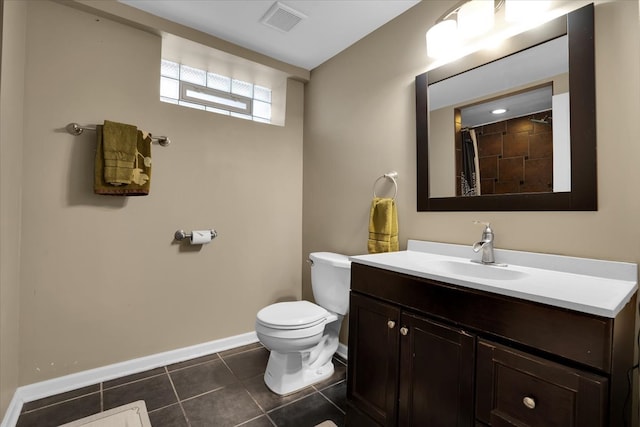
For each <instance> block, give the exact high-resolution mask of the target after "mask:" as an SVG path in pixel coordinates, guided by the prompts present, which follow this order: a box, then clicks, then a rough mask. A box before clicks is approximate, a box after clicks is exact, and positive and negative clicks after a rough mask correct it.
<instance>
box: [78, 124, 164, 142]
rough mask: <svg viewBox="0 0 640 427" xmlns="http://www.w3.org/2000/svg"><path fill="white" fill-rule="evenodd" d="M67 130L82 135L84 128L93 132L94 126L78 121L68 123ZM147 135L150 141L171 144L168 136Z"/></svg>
mask: <svg viewBox="0 0 640 427" xmlns="http://www.w3.org/2000/svg"><path fill="white" fill-rule="evenodd" d="M66 129H67V132H69V133H70V134H71V135H75V136H78V135H82V133H83V132H84V131H85V130H90V131H93V132H95V131H96V128H95V126H80V125H79V124H78V123H69V124H68V125H67V126H66ZM149 136H150V137H151V140H152V141H156V142H157V143H158V144H160V145H162V146H163V147H166V146H168V145H169V144H171V140H169V138H167V137H166V136H153V135H152V134H149Z"/></svg>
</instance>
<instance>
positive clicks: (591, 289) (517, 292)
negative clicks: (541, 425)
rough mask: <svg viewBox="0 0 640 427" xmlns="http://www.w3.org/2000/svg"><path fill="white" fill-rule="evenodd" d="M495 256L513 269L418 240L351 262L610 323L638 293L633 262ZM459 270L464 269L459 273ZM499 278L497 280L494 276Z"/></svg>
mask: <svg viewBox="0 0 640 427" xmlns="http://www.w3.org/2000/svg"><path fill="white" fill-rule="evenodd" d="M494 254H495V259H496V263H505V264H507V267H497V266H484V265H479V264H475V263H472V262H471V261H470V260H471V259H472V258H473V259H477V258H478V254H475V253H474V252H473V250H472V249H471V246H470V245H469V246H465V245H454V244H448V243H436V242H424V241H418V240H409V243H408V247H407V250H406V251H399V252H387V253H381V254H371V255H358V256H352V257H350V259H351V261H352V262H356V263H359V264H364V265H369V266H372V267H378V268H382V269H385V270H390V271H395V272H397V273H404V274H409V275H412V276H416V277H422V278H425V279H433V280H438V281H441V282H446V283H451V284H454V285H459V286H464V287H467V288H472V289H477V290H482V291H487V292H492V293H496V294H500V295H506V296H510V297H515V298H521V299H524V300H528V301H535V302H539V303H543V304H548V305H552V306H556V307H562V308H567V309H570V310H575V311H580V312H583V313H589V314H595V315H598V316H604V317H609V318H615V317H616V315H617V314H618V313H619V312H620V311H621V310H622V309H623V308H624V306H625V305H626V304H627V303H628V302H629V301H630V300H631V297H632V296H633V295H634V294H635V292H636V291H637V289H638V267H637V264H633V263H626V262H616V261H604V260H596V259H588V258H575V257H567V256H562V255H549V254H538V253H533V252H519V251H509V250H503V249H495V251H494ZM467 264H468V266H467ZM443 266H445V267H446V266H454V269H453V270H451V269H448V268H443ZM455 267H464V268H462V269H460V271H458V270H457V269H456V268H455ZM494 269H504V270H503V271H496V270H494ZM507 270H508V271H507ZM474 271H479V272H481V274H480V276H481V277H477V276H473V277H472V274H473V272H474ZM462 272H464V273H465V274H463V273H462ZM494 274H495V276H496V277H497V278H495V277H492V276H494ZM489 277H492V278H489Z"/></svg>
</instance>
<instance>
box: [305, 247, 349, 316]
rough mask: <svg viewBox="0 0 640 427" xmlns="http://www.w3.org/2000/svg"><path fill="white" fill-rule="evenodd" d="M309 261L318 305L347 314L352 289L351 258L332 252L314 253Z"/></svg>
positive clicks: (312, 285) (312, 284) (314, 295)
mask: <svg viewBox="0 0 640 427" xmlns="http://www.w3.org/2000/svg"><path fill="white" fill-rule="evenodd" d="M309 259H310V260H311V263H312V264H311V287H312V289H313V297H314V299H315V300H316V304H318V305H319V306H321V307H323V308H325V309H327V310H329V311H330V312H333V313H336V314H341V315H345V314H347V312H348V311H349V289H350V288H351V261H349V257H348V256H346V255H340V254H334V253H331V252H312V253H310V254H309Z"/></svg>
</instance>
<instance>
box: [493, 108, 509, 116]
mask: <svg viewBox="0 0 640 427" xmlns="http://www.w3.org/2000/svg"><path fill="white" fill-rule="evenodd" d="M507 111H508V110H507V109H506V108H496V109H495V110H492V111H491V114H495V115H499V114H504V113H506V112H507Z"/></svg>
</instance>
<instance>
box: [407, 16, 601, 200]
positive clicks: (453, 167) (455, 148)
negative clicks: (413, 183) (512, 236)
mask: <svg viewBox="0 0 640 427" xmlns="http://www.w3.org/2000/svg"><path fill="white" fill-rule="evenodd" d="M491 76H494V77H491ZM496 77H497V78H496ZM478 82H481V83H478ZM549 97H550V98H551V99H549ZM543 98H544V99H543ZM534 99H535V100H534ZM523 100H524V101H523ZM506 102H510V104H509V105H510V107H507V108H506V109H507V110H511V111H510V112H508V113H507V115H509V114H510V115H511V116H512V117H504V116H503V117H504V119H500V118H494V119H491V118H487V117H486V116H485V117H480V118H473V119H472V116H473V115H474V114H475V113H474V111H473V110H478V109H482V110H487V109H489V108H492V107H494V108H495V107H496V105H497V104H499V103H506ZM549 103H550V104H551V108H549V107H548V104H549ZM520 104H526V105H520ZM505 105H506V104H505ZM492 109H493V108H492ZM595 118H596V117H595V58H594V10H593V4H590V5H588V6H585V7H583V8H581V9H578V10H576V11H574V12H571V13H569V14H567V15H565V16H562V17H560V18H557V19H555V20H553V21H551V22H548V23H546V24H544V25H543V26H541V27H538V28H535V29H533V30H529V31H527V32H525V33H523V34H519V35H517V36H515V37H512V38H510V39H508V40H506V41H505V42H504V43H503V45H502V47H501V49H500V50H499V51H492V52H477V53H474V54H471V55H469V56H467V57H465V58H462V59H459V60H457V61H456V62H454V63H451V64H447V65H445V66H443V67H440V68H437V69H434V70H431V71H428V72H426V73H424V74H421V75H419V76H417V77H416V126H417V128H416V135H417V166H418V170H417V179H418V181H417V189H418V211H518V210H526V211H542V210H558V211H560V210H597V181H596V134H595ZM515 128H518V132H525V131H526V132H529V134H524V133H519V134H517V135H513V134H510V132H511V131H510V130H509V129H515ZM470 129H474V131H473V133H474V136H473V138H470V136H469V134H470V132H468V130H470ZM534 133H535V135H533V134H534ZM523 135H525V137H526V138H528V143H525V144H524V145H523V144H521V143H520V144H514V143H513V141H515V140H516V139H518V138H520V142H522V136H523ZM527 135H528V136H527ZM482 138H485V141H488V140H491V141H493V142H494V143H493V145H487V144H489V142H483V139H482ZM496 138H497V139H499V140H500V142H499V143H498V144H495V141H496V140H497V139H496ZM472 140H473V146H474V147H475V150H474V149H473V148H472V149H471V151H470V152H471V154H470V156H471V158H473V157H474V154H475V161H476V163H475V164H476V168H473V163H472V162H469V161H468V157H467V159H465V160H464V161H463V159H461V156H462V154H461V153H462V152H463V151H465V150H463V147H465V146H467V148H468V146H469V144H471V142H472ZM534 142H535V144H534ZM488 147H490V148H488ZM467 154H468V152H467ZM469 164H471V170H470V169H469V168H467V167H466V165H469ZM514 165H515V166H514ZM500 168H502V171H503V173H502V175H500V174H499V172H497V171H499V170H500ZM543 169H544V170H543ZM476 170H477V171H478V176H479V180H478V183H477V184H475V183H474V184H475V185H473V187H474V188H476V189H477V190H476V191H473V190H472V191H470V192H469V191H465V188H466V189H467V190H468V188H469V187H468V186H465V185H463V182H464V179H467V180H468V179H469V178H468V176H470V175H474V174H473V173H470V171H473V172H475V171H476ZM465 171H466V174H465ZM506 171H510V172H509V173H507V172H506ZM461 177H463V178H461ZM474 177H475V176H474ZM465 193H466V194H467V195H462V194H465ZM478 193H479V194H478Z"/></svg>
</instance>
